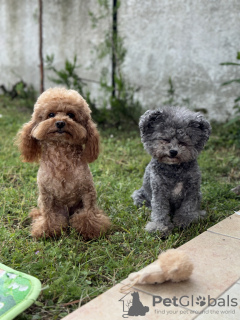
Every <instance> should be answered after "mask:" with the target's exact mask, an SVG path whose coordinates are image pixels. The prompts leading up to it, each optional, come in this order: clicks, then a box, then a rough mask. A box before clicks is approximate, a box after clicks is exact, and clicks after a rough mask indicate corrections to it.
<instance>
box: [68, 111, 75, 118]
mask: <svg viewBox="0 0 240 320" xmlns="http://www.w3.org/2000/svg"><path fill="white" fill-rule="evenodd" d="M67 116H69V118H71V119H73V118H75V115H74V114H73V113H71V112H69V113H67Z"/></svg>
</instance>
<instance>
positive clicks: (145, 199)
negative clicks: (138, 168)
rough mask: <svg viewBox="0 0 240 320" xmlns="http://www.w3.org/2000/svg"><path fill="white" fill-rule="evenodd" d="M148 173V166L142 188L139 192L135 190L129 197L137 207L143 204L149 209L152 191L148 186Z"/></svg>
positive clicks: (149, 168)
mask: <svg viewBox="0 0 240 320" xmlns="http://www.w3.org/2000/svg"><path fill="white" fill-rule="evenodd" d="M150 172H151V167H150V165H149V164H148V166H147V167H146V169H145V173H144V177H143V185H142V187H141V188H140V189H139V190H135V191H134V192H133V194H132V195H131V197H132V199H133V201H134V204H135V205H136V206H137V207H142V206H143V205H144V204H145V206H147V207H148V208H151V199H152V189H151V185H150Z"/></svg>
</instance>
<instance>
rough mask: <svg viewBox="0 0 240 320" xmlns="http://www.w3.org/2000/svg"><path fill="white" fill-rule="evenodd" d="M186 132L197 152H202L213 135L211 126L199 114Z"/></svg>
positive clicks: (189, 124)
mask: <svg viewBox="0 0 240 320" xmlns="http://www.w3.org/2000/svg"><path fill="white" fill-rule="evenodd" d="M186 132H187V134H188V135H189V137H190V138H191V140H192V142H193V144H194V146H195V148H196V149H197V151H201V150H202V149H203V147H204V145H205V143H206V142H207V141H208V138H209V136H210V134H211V125H210V123H209V122H208V121H207V120H206V119H205V118H204V117H203V116H202V115H201V114H200V113H198V114H197V116H196V118H195V119H193V120H190V121H189V123H188V126H187V130H186Z"/></svg>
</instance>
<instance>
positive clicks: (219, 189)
mask: <svg viewBox="0 0 240 320" xmlns="http://www.w3.org/2000/svg"><path fill="white" fill-rule="evenodd" d="M0 114H2V117H1V118H0V167H1V172H0V243H1V246H0V261H1V262H2V263H4V264H6V265H8V266H9V267H11V268H14V269H16V270H19V271H22V272H25V273H29V274H31V275H33V276H35V277H37V278H38V279H39V280H40V281H41V282H42V286H43V290H42V292H41V295H40V296H39V299H38V301H37V302H36V303H35V304H34V305H33V306H32V307H30V308H29V309H28V310H26V311H25V312H24V313H23V314H21V315H20V316H18V317H17V319H18V320H23V319H47V320H50V319H61V318H62V317H63V316H65V315H67V314H68V313H70V312H72V311H73V310H74V309H76V308H77V307H78V306H79V304H84V303H86V302H88V301H89V300H91V299H93V298H94V297H96V296H98V295H99V294H100V293H102V292H104V291H106V290H107V289H109V288H111V287H112V286H113V285H115V284H116V283H117V282H119V281H120V280H122V279H124V278H126V277H127V276H128V274H129V273H130V272H133V271H136V270H139V269H141V268H143V267H144V266H146V265H148V264H149V263H151V262H152V261H154V260H155V259H156V258H157V256H158V254H159V252H160V250H165V249H168V248H172V247H174V248H176V247H178V246H180V245H182V244H183V243H185V242H187V241H189V240H190V239H192V238H194V237H196V236H197V235H199V234H200V233H202V232H204V231H205V230H207V228H209V227H210V226H212V225H213V224H215V223H217V222H218V221H220V220H222V219H224V218H225V217H227V216H229V215H230V214H232V213H233V212H234V211H236V210H239V208H240V201H239V200H240V199H239V197H238V196H236V195H235V194H233V193H232V192H231V191H230V190H231V188H232V187H234V186H236V185H238V183H239V180H240V169H239V165H240V152H239V150H238V148H236V147H235V146H234V144H233V143H232V142H229V139H228V133H227V132H226V130H227V129H225V128H224V127H222V126H215V129H214V132H213V134H212V136H211V139H210V141H209V142H208V144H207V146H206V148H205V150H204V151H203V152H202V154H201V156H200V158H199V164H200V167H201V170H202V192H203V200H202V207H203V209H205V210H207V213H208V216H207V218H206V219H205V220H203V221H202V222H201V223H200V222H199V223H196V224H193V225H191V226H190V227H189V228H188V229H186V230H184V231H182V230H178V229H175V230H174V232H173V233H172V234H171V235H170V236H169V237H168V238H167V239H165V240H162V239H161V238H160V237H159V235H157V234H149V233H146V232H145V231H144V226H145V224H146V222H147V221H148V219H149V216H148V214H149V210H148V209H146V208H141V209H137V208H136V207H135V206H134V205H133V202H132V199H131V197H130V196H131V194H132V192H133V191H134V190H135V189H137V188H139V187H140V186H141V182H142V177H143V173H144V169H145V166H146V165H147V163H148V162H149V159H150V157H149V156H148V155H147V154H146V152H144V150H143V147H142V144H141V142H140V138H139V133H138V132H131V133H126V132H125V133H120V132H110V131H108V132H101V136H102V152H101V155H100V157H99V159H98V160H97V161H96V162H94V163H93V164H91V171H92V173H93V177H94V181H95V186H96V189H97V192H98V204H99V206H100V207H101V208H102V209H103V210H105V212H106V213H107V214H108V215H109V216H110V218H111V220H112V224H113V227H112V229H111V230H110V231H109V232H108V233H107V234H106V235H105V236H103V237H101V238H100V239H98V240H94V241H88V242H86V241H83V240H82V238H81V236H79V235H78V234H76V233H75V231H74V230H70V231H69V233H67V234H66V233H65V234H63V235H62V236H61V237H60V238H58V239H56V240H45V239H42V240H38V241H36V240H34V239H32V238H31V236H30V219H29V218H28V212H29V210H30V208H31V207H33V206H36V200H37V184H36V174H37V170H38V166H37V165H35V164H29V163H22V162H21V161H20V158H19V153H18V150H17V148H16V146H14V144H13V140H14V137H15V135H16V133H17V131H18V130H19V128H20V127H21V126H22V124H23V123H24V122H26V121H28V120H29V118H30V114H31V110H30V109H29V108H27V107H25V104H24V101H23V100H16V101H10V100H9V99H6V98H4V97H0ZM76 301H79V302H76ZM69 302H73V303H70V304H69Z"/></svg>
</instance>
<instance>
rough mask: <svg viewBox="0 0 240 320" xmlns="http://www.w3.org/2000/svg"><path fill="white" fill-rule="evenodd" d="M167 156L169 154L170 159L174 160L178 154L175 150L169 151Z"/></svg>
mask: <svg viewBox="0 0 240 320" xmlns="http://www.w3.org/2000/svg"><path fill="white" fill-rule="evenodd" d="M169 154H170V157H171V158H175V157H176V155H177V154H178V152H177V150H170V151H169Z"/></svg>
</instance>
